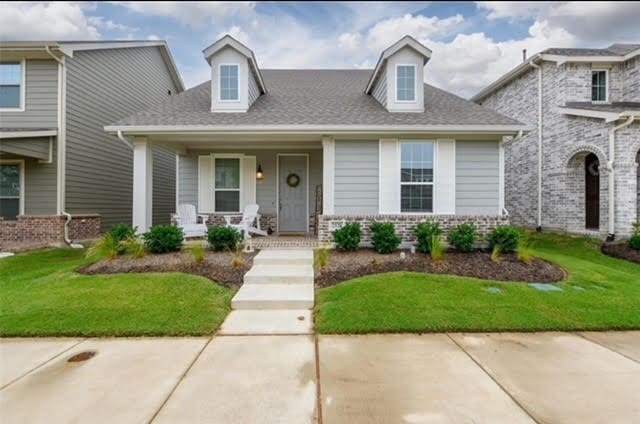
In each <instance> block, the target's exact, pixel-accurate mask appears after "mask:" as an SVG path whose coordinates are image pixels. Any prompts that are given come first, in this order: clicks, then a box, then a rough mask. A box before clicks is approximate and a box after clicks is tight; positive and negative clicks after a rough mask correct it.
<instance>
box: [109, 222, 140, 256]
mask: <svg viewBox="0 0 640 424" xmlns="http://www.w3.org/2000/svg"><path fill="white" fill-rule="evenodd" d="M137 229H138V227H132V226H131V225H129V224H125V223H120V224H116V225H114V226H113V227H111V228H110V229H109V231H107V234H111V236H113V238H114V239H115V240H116V241H117V242H118V243H120V245H119V246H118V254H119V255H122V254H124V253H125V252H126V251H127V248H126V246H125V243H124V242H125V241H126V240H128V239H130V238H131V237H135V235H136V231H137Z"/></svg>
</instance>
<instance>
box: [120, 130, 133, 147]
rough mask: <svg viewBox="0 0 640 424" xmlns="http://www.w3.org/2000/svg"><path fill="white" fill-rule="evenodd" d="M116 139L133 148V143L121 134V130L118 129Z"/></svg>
mask: <svg viewBox="0 0 640 424" xmlns="http://www.w3.org/2000/svg"><path fill="white" fill-rule="evenodd" d="M118 140H120V141H122V142H123V143H124V144H125V145H126V146H127V147H129V148H130V149H131V150H133V143H131V142H130V141H129V140H127V139H126V138H125V136H124V135H122V131H121V130H118Z"/></svg>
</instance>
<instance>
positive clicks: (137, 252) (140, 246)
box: [120, 235, 147, 259]
mask: <svg viewBox="0 0 640 424" xmlns="http://www.w3.org/2000/svg"><path fill="white" fill-rule="evenodd" d="M120 244H121V245H122V246H123V247H124V249H125V252H126V253H128V254H129V255H132V256H133V257H134V258H138V259H139V258H144V256H145V255H146V254H147V249H146V247H145V246H144V243H143V242H142V240H140V238H139V237H137V236H135V235H133V236H130V237H128V238H127V239H126V240H124V241H122V242H120Z"/></svg>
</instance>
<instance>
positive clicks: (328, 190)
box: [322, 136, 336, 215]
mask: <svg viewBox="0 0 640 424" xmlns="http://www.w3.org/2000/svg"><path fill="white" fill-rule="evenodd" d="M335 156H336V142H335V140H334V139H333V137H328V136H324V137H322V214H323V215H333V205H334V198H333V181H334V174H335Z"/></svg>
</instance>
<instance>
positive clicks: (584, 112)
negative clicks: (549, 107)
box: [556, 106, 640, 123]
mask: <svg viewBox="0 0 640 424" xmlns="http://www.w3.org/2000/svg"><path fill="white" fill-rule="evenodd" d="M556 111H557V112H559V113H562V114H564V115H572V116H581V117H584V118H597V119H604V120H605V122H607V123H609V122H615V121H617V120H620V119H624V118H628V117H631V116H634V117H640V110H626V111H623V112H607V111H601V110H592V109H580V108H575V107H562V106H560V107H557V108H556Z"/></svg>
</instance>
